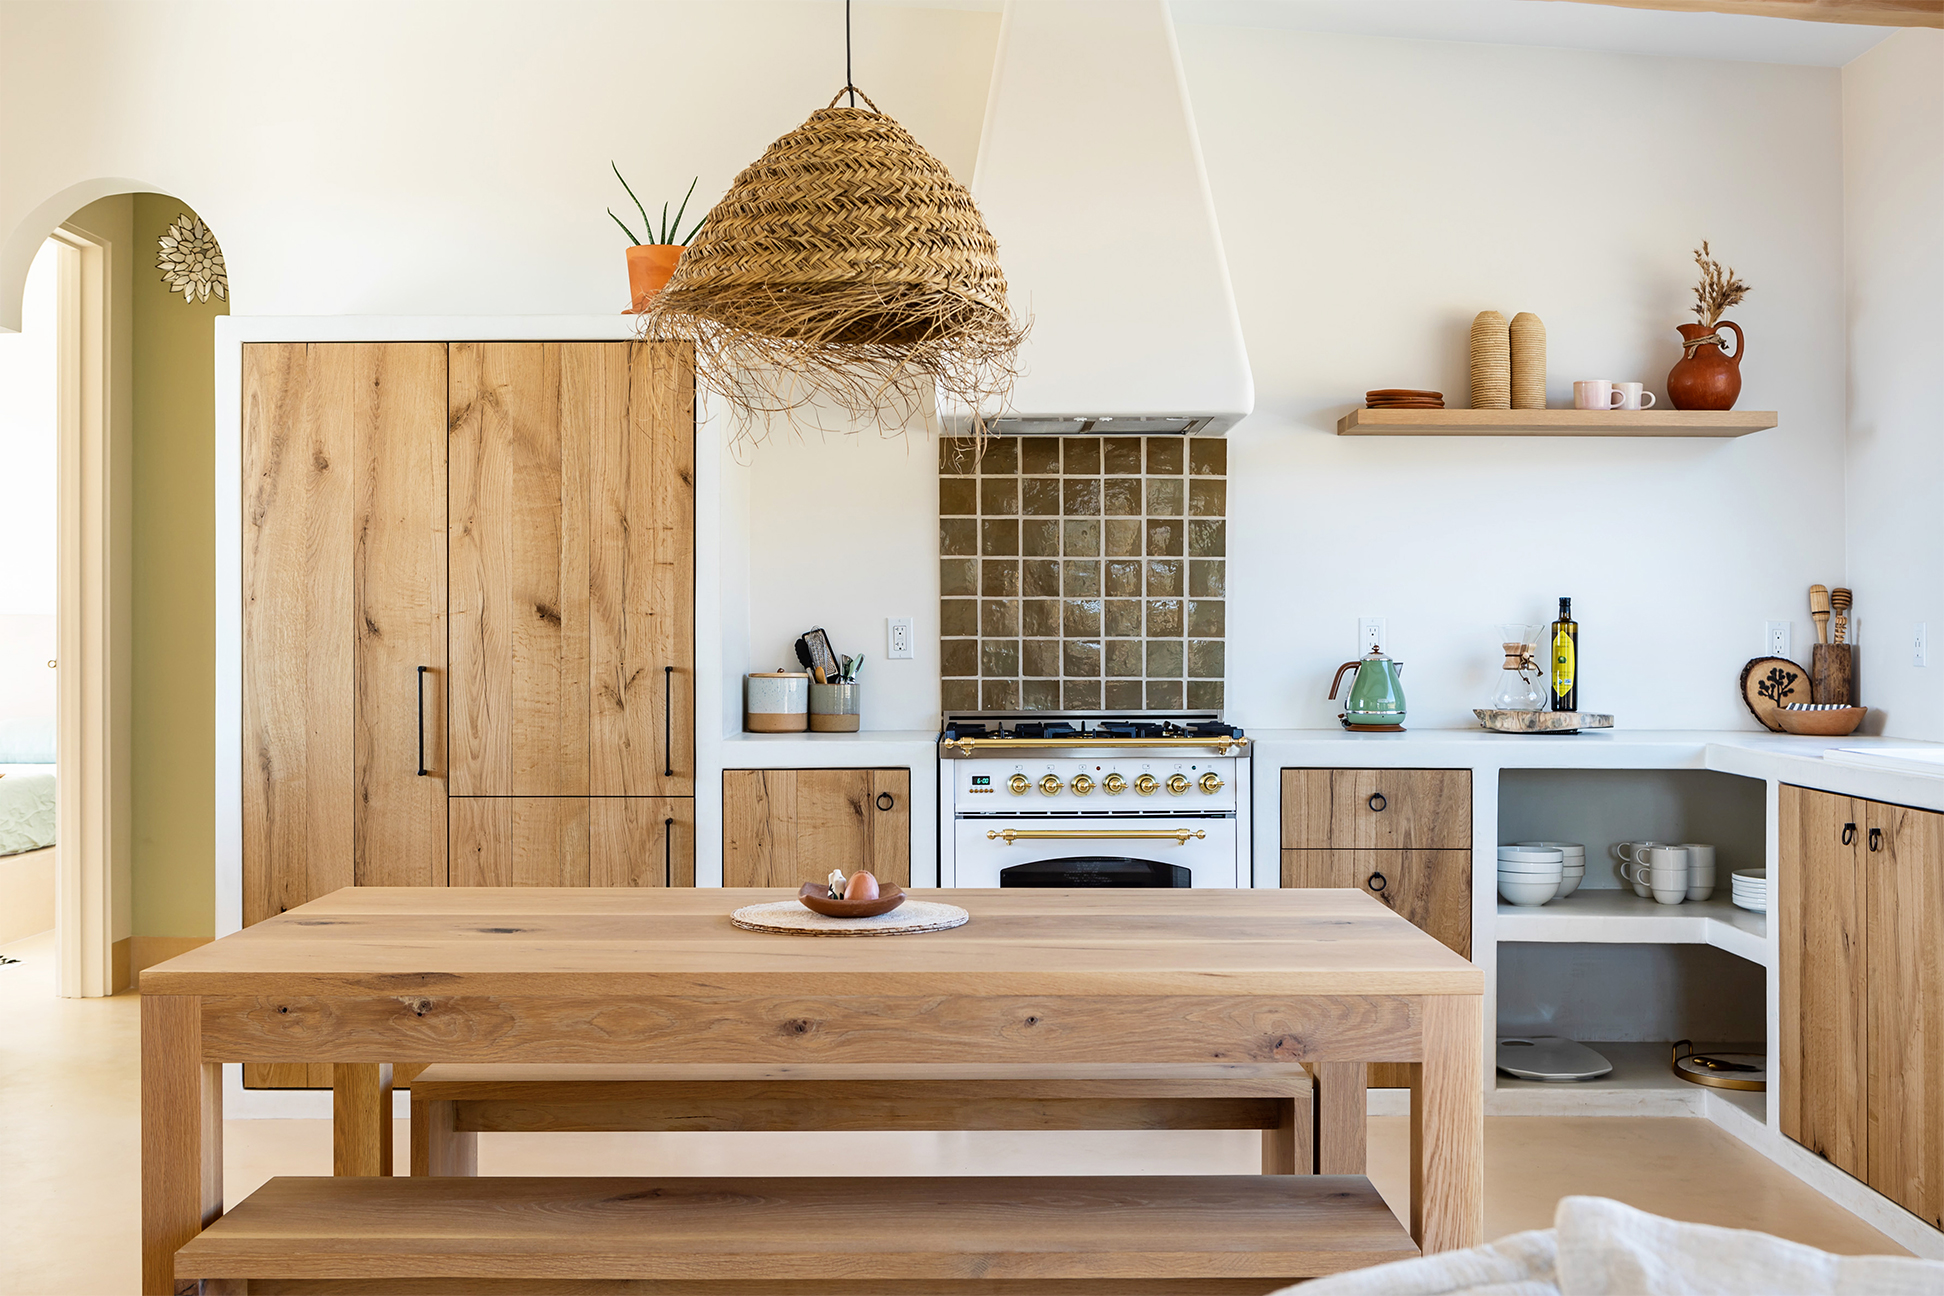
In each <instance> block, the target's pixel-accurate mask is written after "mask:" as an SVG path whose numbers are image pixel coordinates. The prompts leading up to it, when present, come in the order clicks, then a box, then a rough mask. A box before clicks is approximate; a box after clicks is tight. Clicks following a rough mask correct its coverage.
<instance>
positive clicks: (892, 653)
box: [884, 617, 912, 661]
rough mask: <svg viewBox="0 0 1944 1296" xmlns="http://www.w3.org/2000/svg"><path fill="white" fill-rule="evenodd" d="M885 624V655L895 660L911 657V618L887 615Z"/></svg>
mask: <svg viewBox="0 0 1944 1296" xmlns="http://www.w3.org/2000/svg"><path fill="white" fill-rule="evenodd" d="M884 624H885V648H884V655H885V656H886V657H889V658H891V659H892V660H893V661H898V660H908V659H910V657H911V656H912V646H911V618H910V617H887V618H886V619H885V623H884Z"/></svg>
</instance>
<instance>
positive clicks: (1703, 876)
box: [1681, 842, 1715, 900]
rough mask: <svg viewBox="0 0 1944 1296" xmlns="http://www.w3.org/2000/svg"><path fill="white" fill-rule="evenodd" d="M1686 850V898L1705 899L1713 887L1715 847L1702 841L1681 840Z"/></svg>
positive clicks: (1683, 848) (1710, 893) (1712, 892)
mask: <svg viewBox="0 0 1944 1296" xmlns="http://www.w3.org/2000/svg"><path fill="white" fill-rule="evenodd" d="M1681 849H1682V850H1684V851H1686V852H1687V867H1688V879H1687V898H1688V899H1690V900H1706V899H1707V898H1708V897H1710V896H1712V895H1713V894H1714V889H1715V848H1714V847H1712V846H1709V845H1706V844H1705V843H1702V842H1682V843H1681Z"/></svg>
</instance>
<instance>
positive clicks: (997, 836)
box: [986, 828, 1208, 846]
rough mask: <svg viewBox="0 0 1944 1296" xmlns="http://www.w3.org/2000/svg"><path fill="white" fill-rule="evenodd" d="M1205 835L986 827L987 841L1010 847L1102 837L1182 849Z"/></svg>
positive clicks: (1144, 830)
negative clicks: (1164, 843)
mask: <svg viewBox="0 0 1944 1296" xmlns="http://www.w3.org/2000/svg"><path fill="white" fill-rule="evenodd" d="M1206 836H1208V834H1207V833H1206V832H1204V831H1203V830H1202V829H1200V828H989V829H987V830H986V840H987V841H1001V842H1004V843H1006V845H1008V846H1010V845H1012V844H1013V843H1014V842H1016V841H1091V840H1096V839H1102V838H1116V839H1121V840H1138V841H1173V842H1174V843H1175V844H1176V845H1178V846H1186V845H1187V844H1188V843H1189V842H1190V841H1191V840H1196V839H1199V838H1203V837H1206Z"/></svg>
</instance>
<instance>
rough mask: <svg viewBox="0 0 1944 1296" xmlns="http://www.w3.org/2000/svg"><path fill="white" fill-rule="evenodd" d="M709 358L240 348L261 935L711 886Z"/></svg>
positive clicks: (251, 821)
mask: <svg viewBox="0 0 1944 1296" xmlns="http://www.w3.org/2000/svg"><path fill="white" fill-rule="evenodd" d="M692 359H693V358H692V353H691V351H690V350H689V348H688V347H687V346H686V345H684V344H677V343H661V342H654V343H639V342H544V343H542V342H490V343H480V342H463V343H462V342H453V343H424V342H397V343H392V342H383V343H263V344H250V345H246V346H245V347H244V348H243V470H244V486H243V489H244V500H243V528H244V535H243V596H244V598H243V602H244V611H243V729H244V753H245V755H244V762H243V764H244V777H243V921H244V922H245V923H246V924H247V923H253V922H258V921H261V920H262V919H264V918H267V917H270V916H272V915H274V914H277V913H281V912H283V911H284V910H285V909H288V908H291V907H293V906H295V905H299V904H302V903H304V902H305V901H307V900H311V899H314V898H315V897H317V896H320V895H323V894H325V893H327V892H329V891H332V890H335V889H336V888H338V887H341V886H348V885H354V884H355V885H359V886H447V885H451V886H519V885H535V886H539V885H545V886H668V885H692V884H693V883H694V877H695V833H694V824H695V801H694V798H695V723H694V689H693V684H694V665H695V650H694V644H695V633H694V589H695V561H694V534H695V490H694V483H695V467H694V465H695V405H694V390H695V389H694V369H693V362H692ZM249 1071H250V1073H251V1074H250V1075H249V1076H248V1080H249V1081H250V1082H252V1083H258V1084H263V1083H271V1084H301V1083H306V1082H308V1083H314V1084H317V1083H321V1084H328V1083H329V1074H328V1072H329V1068H328V1067H317V1068H310V1069H309V1073H308V1074H307V1069H306V1068H305V1067H303V1066H271V1067H251V1068H249Z"/></svg>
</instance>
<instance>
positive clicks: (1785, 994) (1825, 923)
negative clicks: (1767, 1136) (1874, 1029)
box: [1776, 785, 1871, 1179]
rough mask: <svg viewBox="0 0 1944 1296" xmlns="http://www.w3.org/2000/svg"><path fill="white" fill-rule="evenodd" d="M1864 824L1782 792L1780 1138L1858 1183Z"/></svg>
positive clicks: (1864, 1097) (1851, 814)
mask: <svg viewBox="0 0 1944 1296" xmlns="http://www.w3.org/2000/svg"><path fill="white" fill-rule="evenodd" d="M1862 818H1863V816H1862V806H1861V803H1859V802H1856V801H1853V800H1851V799H1850V798H1848V797H1840V796H1836V795H1834V794H1832V793H1829V792H1819V791H1815V790H1812V789H1809V788H1799V787H1789V786H1786V785H1785V786H1784V787H1783V788H1782V789H1781V819H1780V829H1779V838H1780V840H1779V846H1780V849H1781V861H1780V868H1781V874H1782V876H1781V877H1780V878H1779V879H1777V887H1776V900H1777V908H1778V910H1779V914H1778V916H1779V919H1780V922H1781V927H1780V930H1779V932H1778V947H1779V952H1780V955H1781V960H1782V966H1781V971H1780V976H1779V981H1780V1002H1779V1016H1780V1023H1781V1040H1780V1043H1779V1048H1778V1053H1779V1061H1780V1063H1781V1075H1780V1076H1779V1077H1778V1078H1779V1080H1780V1081H1781V1085H1782V1092H1781V1108H1782V1133H1783V1134H1785V1135H1787V1136H1788V1137H1789V1138H1792V1139H1794V1140H1795V1141H1796V1142H1798V1143H1800V1144H1802V1145H1803V1146H1804V1147H1806V1148H1808V1149H1809V1150H1810V1151H1811V1152H1814V1153H1816V1154H1817V1155H1818V1156H1821V1157H1823V1158H1825V1159H1827V1160H1828V1161H1829V1162H1830V1163H1831V1164H1832V1165H1834V1166H1836V1167H1837V1168H1839V1169H1841V1170H1844V1171H1847V1172H1848V1173H1850V1174H1852V1175H1855V1176H1856V1177H1857V1178H1859V1179H1863V1178H1865V1170H1866V1164H1867V1160H1868V1148H1869V1110H1868V1101H1869V1081H1868V1076H1869V1058H1868V1052H1869V1021H1868V1010H1869V998H1870V996H1869V982H1868V978H1869V972H1870V965H1871V959H1870V952H1869V939H1870V932H1869V929H1868V928H1869V924H1868V906H1867V902H1866V895H1865V891H1864V883H1865V879H1864V874H1863V872H1862V870H1861V867H1860V863H1859V860H1860V856H1859V853H1858V850H1857V846H1856V843H1857V842H1859V841H1861V840H1862V839H1863V836H1864V833H1863V827H1864V825H1863V822H1862Z"/></svg>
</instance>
